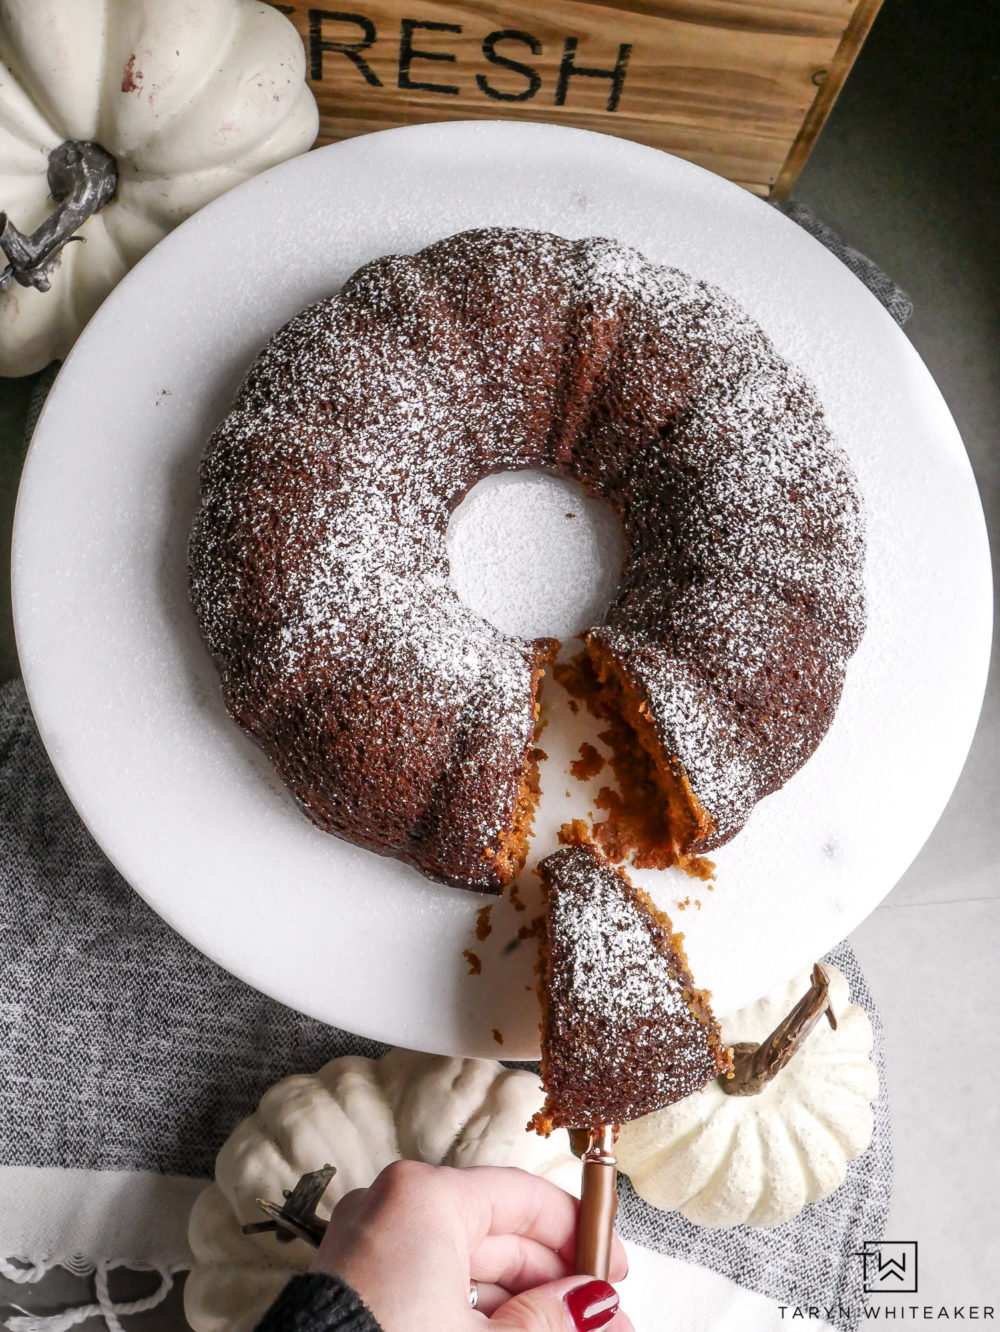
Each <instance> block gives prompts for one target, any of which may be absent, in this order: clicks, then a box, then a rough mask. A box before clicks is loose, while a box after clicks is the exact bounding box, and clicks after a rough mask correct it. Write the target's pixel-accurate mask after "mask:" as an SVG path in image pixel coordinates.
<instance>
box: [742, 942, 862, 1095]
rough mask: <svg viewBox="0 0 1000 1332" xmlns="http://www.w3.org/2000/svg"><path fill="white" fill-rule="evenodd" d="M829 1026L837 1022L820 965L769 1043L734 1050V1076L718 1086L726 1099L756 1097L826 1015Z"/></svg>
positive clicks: (827, 980)
mask: <svg viewBox="0 0 1000 1332" xmlns="http://www.w3.org/2000/svg"><path fill="white" fill-rule="evenodd" d="M824 1013H825V1014H826V1016H827V1020H828V1021H829V1023H830V1026H831V1027H833V1029H834V1030H836V1028H837V1019H836V1016H835V1015H834V1011H833V1007H832V1006H831V1003H830V977H829V974H828V973H827V971H826V970H825V969H824V968H823V967H822V966H821V965H820V964H819V963H818V962H817V963H816V965H815V966H814V967H813V969H812V984H811V985H810V987H809V989H808V990H807V991H806V993H805V994H804V995H803V996H802V998H801V999H800V1000H799V1002H798V1003H797V1004H796V1005H795V1007H794V1008H793V1009H792V1011H791V1012H790V1013H789V1014H788V1016H787V1017H786V1018H785V1020H784V1021H783V1022H781V1023H779V1025H778V1026H777V1027H775V1029H774V1031H772V1032H771V1034H770V1036H768V1038H767V1040H766V1041H762V1042H761V1043H760V1044H759V1045H758V1044H757V1042H756V1041H740V1042H739V1044H738V1045H734V1046H733V1075H732V1077H728V1078H727V1077H726V1076H724V1075H723V1076H722V1077H720V1078H719V1079H718V1081H719V1085H720V1086H721V1087H722V1090H723V1091H724V1092H725V1093H726V1095H727V1096H756V1095H758V1094H759V1093H760V1092H762V1091H763V1090H764V1088H765V1087H766V1086H767V1084H768V1083H769V1082H770V1081H771V1079H772V1078H773V1077H774V1076H775V1075H776V1074H778V1073H780V1072H781V1070H782V1069H783V1068H784V1067H785V1065H786V1064H787V1063H788V1061H789V1059H791V1057H792V1055H793V1054H794V1053H795V1051H796V1050H797V1049H798V1048H799V1046H800V1045H801V1044H802V1042H803V1041H804V1040H805V1039H806V1037H807V1036H808V1035H809V1033H810V1032H811V1031H812V1029H813V1027H815V1025H816V1023H817V1022H818V1021H819V1020H820V1018H821V1017H822V1016H823V1014H824Z"/></svg>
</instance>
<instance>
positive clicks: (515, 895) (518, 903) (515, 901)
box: [510, 883, 528, 911]
mask: <svg viewBox="0 0 1000 1332" xmlns="http://www.w3.org/2000/svg"><path fill="white" fill-rule="evenodd" d="M510 904H511V906H512V907H513V908H514V910H515V911H527V909H528V905H527V903H526V902H525V901H524V899H523V898H522V897H521V894H520V893H519V892H518V891H517V884H516V883H512V884H511V885H510Z"/></svg>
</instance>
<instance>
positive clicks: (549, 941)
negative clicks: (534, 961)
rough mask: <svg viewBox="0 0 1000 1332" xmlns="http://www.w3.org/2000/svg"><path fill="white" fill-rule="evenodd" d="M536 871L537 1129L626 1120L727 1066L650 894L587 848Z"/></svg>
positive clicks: (562, 854)
mask: <svg viewBox="0 0 1000 1332" xmlns="http://www.w3.org/2000/svg"><path fill="white" fill-rule="evenodd" d="M539 869H540V870H541V874H542V881H543V883H544V885H545V922H546V934H545V942H544V944H543V947H542V956H541V977H540V986H539V989H540V993H541V1001H542V1082H543V1084H544V1087H545V1105H544V1107H543V1108H542V1109H541V1110H540V1111H539V1113H538V1114H537V1115H536V1116H535V1118H534V1120H533V1121H532V1124H533V1127H535V1128H536V1129H537V1130H538V1132H540V1133H550V1132H551V1131H552V1129H553V1128H578V1129H595V1128H599V1127H601V1126H602V1125H605V1124H624V1123H625V1122H627V1121H628V1120H630V1119H637V1118H638V1117H639V1116H640V1115H647V1114H650V1113H651V1112H652V1111H653V1110H659V1109H660V1108H661V1107H662V1106H665V1105H671V1104H673V1102H674V1101H679V1100H680V1099H681V1097H683V1096H688V1095H689V1094H690V1093H691V1092H694V1091H698V1090H699V1089H700V1088H701V1087H704V1085H705V1084H706V1083H707V1082H708V1081H709V1080H710V1079H712V1078H715V1077H718V1076H719V1075H720V1074H726V1073H730V1072H731V1071H732V1055H731V1052H730V1050H729V1049H728V1048H727V1046H726V1045H725V1044H724V1043H723V1040H722V1035H721V1033H720V1031H719V1027H718V1024H717V1023H716V1021H715V1018H714V1017H713V1016H712V1010H711V1009H710V1008H709V1005H708V1000H709V996H708V995H707V994H706V993H705V992H704V991H702V990H696V989H695V987H694V981H693V980H692V979H691V973H690V972H689V970H688V965H687V958H686V957H685V956H684V951H683V949H682V947H681V943H682V936H681V935H677V934H673V933H672V928H671V924H670V921H669V920H668V919H667V917H666V916H665V915H663V914H662V913H661V912H659V911H657V910H656V908H655V907H654V905H653V903H652V902H651V901H650V899H649V897H647V895H646V894H645V893H644V892H642V891H641V890H640V889H638V888H635V887H633V885H632V884H631V883H630V882H629V880H628V877H627V876H626V875H625V874H624V872H623V871H622V870H619V869H615V868H614V867H613V866H611V865H610V864H609V863H608V862H607V861H606V860H605V859H604V858H603V857H602V856H601V855H600V853H599V852H598V851H597V850H596V849H595V848H594V847H592V846H572V847H566V848H565V849H564V850H562V851H556V852H554V853H553V854H552V855H550V856H547V857H546V858H545V860H543V861H542V863H541V865H540V866H539Z"/></svg>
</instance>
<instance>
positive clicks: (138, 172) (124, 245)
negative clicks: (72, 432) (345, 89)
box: [0, 0, 318, 375]
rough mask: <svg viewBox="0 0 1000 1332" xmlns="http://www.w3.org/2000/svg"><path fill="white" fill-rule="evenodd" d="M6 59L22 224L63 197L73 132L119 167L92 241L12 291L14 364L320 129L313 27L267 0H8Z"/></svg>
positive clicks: (10, 195)
mask: <svg viewBox="0 0 1000 1332" xmlns="http://www.w3.org/2000/svg"><path fill="white" fill-rule="evenodd" d="M0 62H2V64H0V210H4V211H5V212H6V213H7V214H8V216H9V218H10V221H11V222H12V223H13V224H14V225H15V226H16V227H17V228H18V230H19V231H20V232H22V233H26V234H30V233H31V232H32V231H34V229H35V228H36V227H37V226H38V225H39V223H40V222H42V220H43V219H44V218H45V217H46V215H47V214H48V213H49V212H50V211H51V210H52V208H53V206H54V205H53V200H52V199H51V198H50V195H49V184H48V180H47V170H48V165H49V154H50V153H51V152H52V151H53V150H54V149H56V148H57V147H58V146H59V145H60V144H62V143H64V142H66V141H96V142H97V143H99V144H100V145H101V146H102V147H103V148H104V149H106V150H107V152H109V153H110V154H111V156H112V157H113V158H114V159H115V163H116V165H117V168H118V189H117V193H116V194H115V196H114V198H113V199H112V201H111V202H110V203H108V204H107V205H106V206H105V207H104V209H103V210H102V211H101V212H98V213H96V214H94V215H93V216H92V217H89V218H87V220H86V221H85V222H84V224H83V226H82V228H81V230H80V232H79V234H80V235H81V236H82V237H84V238H85V240H86V244H85V245H81V244H79V243H73V244H70V245H67V246H66V247H65V249H64V250H63V251H62V256H61V261H60V263H59V265H58V267H56V268H54V269H53V270H52V271H51V273H50V275H49V276H50V280H51V289H50V290H48V291H40V290H36V289H35V288H34V287H24V286H20V285H18V284H17V283H16V282H12V283H11V284H10V285H9V287H8V288H7V290H6V291H5V292H3V293H2V294H0V374H3V375H23V374H30V373H32V372H33V371H35V370H39V369H41V368H42V367H43V366H45V365H47V364H48V363H49V361H51V360H53V359H55V358H61V357H63V356H65V355H66V352H67V351H68V350H69V348H70V346H71V345H72V343H73V341H74V339H75V338H76V336H77V334H78V333H79V331H80V329H81V328H82V327H83V325H84V324H85V323H86V322H87V320H88V319H89V318H90V316H91V315H92V314H93V312H94V310H95V309H96V308H97V306H98V305H99V304H100V303H101V301H102V300H103V299H104V297H105V296H106V295H107V294H108V292H109V291H110V290H111V288H112V287H113V286H114V285H115V283H116V282H118V281H119V279H120V278H121V277H122V276H123V274H124V273H125V272H126V271H127V270H128V269H129V268H130V267H131V266H132V265H133V264H134V263H135V262H136V261H137V260H138V259H139V258H140V257H141V256H142V255H143V254H145V253H146V251H147V250H148V249H150V247H151V246H153V245H154V244H155V243H156V242H157V241H158V240H159V239H160V238H161V237H162V236H163V235H165V234H166V233H167V232H168V231H169V230H170V229H171V228H172V227H174V226H176V225H177V223H178V222H181V221H183V219H184V218H186V217H188V216H189V215H190V214H191V213H193V212H194V211H195V210H196V209H197V208H200V207H201V206H202V205H203V204H205V203H207V202H208V201H209V200H210V199H214V198H215V197H216V195H219V194H221V193H223V191H224V190H228V189H229V188H230V187H231V186H233V185H236V184H238V183H239V182H240V181H243V180H246V179H247V178H248V177H250V176H252V175H255V174H256V173H257V172H259V171H262V170H263V169H264V168H265V167H269V166H272V165H274V164H275V163H276V162H280V161H283V160H284V159H285V158H287V157H291V156H293V155H294V154H296V153H300V152H303V151H304V150H305V149H306V148H308V147H309V146H310V145H311V144H312V142H313V141H314V139H315V137H316V130H317V126H318V116H317V111H316V103H315V99H314V98H313V95H312V93H311V92H310V90H309V89H308V87H307V86H306V84H305V53H304V50H303V46H302V41H301V39H300V38H299V35H298V33H297V32H296V30H295V28H294V27H293V26H292V24H291V23H290V22H289V21H288V19H286V18H285V17H284V15H282V14H281V13H279V12H278V11H277V10H276V9H274V8H272V7H271V6H270V5H267V4H262V3H259V2H258V0H5V3H4V5H3V7H2V11H0ZM247 225H248V226H249V225H252V219H248V223H247ZM5 265H6V260H5V259H4V258H3V256H2V255H0V269H2V268H3V267H5Z"/></svg>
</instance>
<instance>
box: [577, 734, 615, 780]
mask: <svg viewBox="0 0 1000 1332" xmlns="http://www.w3.org/2000/svg"><path fill="white" fill-rule="evenodd" d="M606 762H607V759H606V758H605V757H604V755H603V754H602V753H601V752H600V750H599V749H596V748H595V747H594V746H593V745H592V744H591V743H590V742H589V741H588V740H584V742H583V744H582V745H581V746H580V757H579V758H578V759H574V760H573V762H572V763H571V764H570V765H569V770H570V772H571V773H572V774H573V776H574V777H575V778H576V780H577V781H578V782H587V781H589V780H590V778H591V777H596V776H597V774H598V773H599V772H600V771H601V769H602V768H603V767H604V765H605V763H606Z"/></svg>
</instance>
